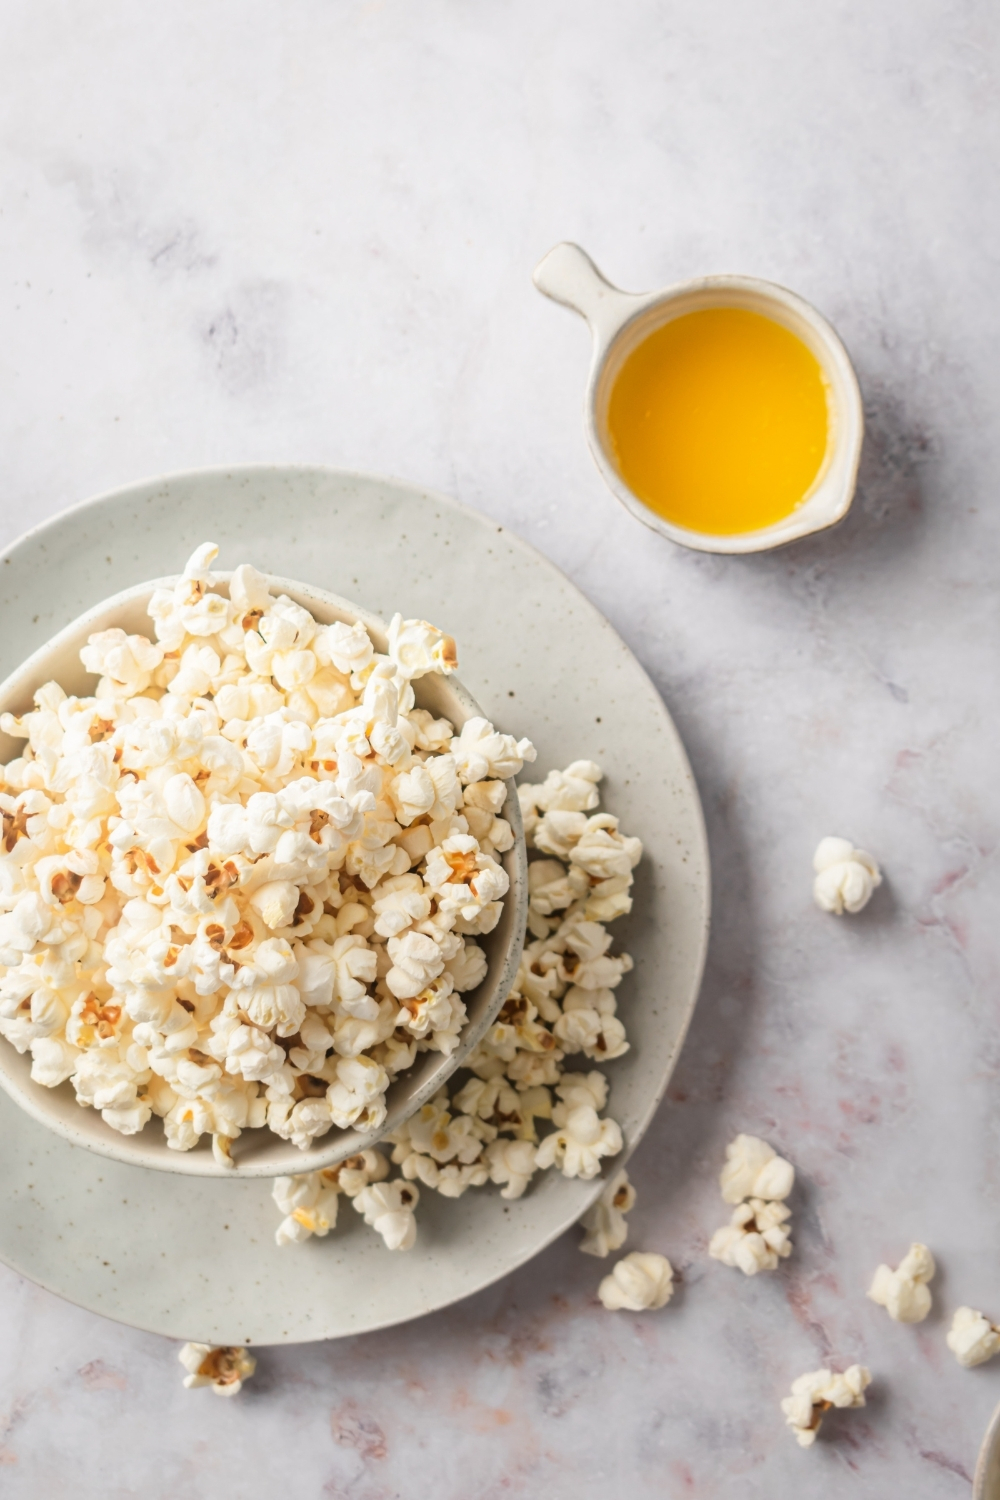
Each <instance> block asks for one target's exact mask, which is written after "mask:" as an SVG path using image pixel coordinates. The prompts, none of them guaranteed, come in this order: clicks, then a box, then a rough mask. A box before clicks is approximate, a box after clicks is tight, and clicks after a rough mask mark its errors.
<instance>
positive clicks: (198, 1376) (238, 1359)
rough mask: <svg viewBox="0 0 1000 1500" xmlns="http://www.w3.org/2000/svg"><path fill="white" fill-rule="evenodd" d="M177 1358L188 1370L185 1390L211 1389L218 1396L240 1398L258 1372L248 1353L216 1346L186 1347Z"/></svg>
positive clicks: (193, 1345) (255, 1362)
mask: <svg viewBox="0 0 1000 1500" xmlns="http://www.w3.org/2000/svg"><path fill="white" fill-rule="evenodd" d="M177 1358H178V1359H179V1360H180V1362H181V1364H182V1365H183V1366H184V1368H185V1370H187V1372H188V1373H187V1374H186V1375H185V1377H184V1385H185V1388H186V1389H187V1390H189V1391H191V1390H196V1389H197V1388H198V1387H199V1386H202V1385H210V1386H211V1387H212V1390H213V1391H214V1392H215V1394H216V1395H217V1396H236V1395H238V1394H239V1392H240V1391H241V1390H242V1389H243V1382H244V1380H249V1379H250V1376H251V1375H252V1374H253V1372H254V1370H256V1368H257V1361H256V1360H255V1359H254V1357H253V1355H252V1354H248V1353H247V1351H246V1350H245V1349H234V1348H225V1347H223V1348H219V1347H217V1346H215V1345H212V1344H185V1345H184V1347H183V1349H182V1350H181V1351H180V1353H179V1354H178V1356H177Z"/></svg>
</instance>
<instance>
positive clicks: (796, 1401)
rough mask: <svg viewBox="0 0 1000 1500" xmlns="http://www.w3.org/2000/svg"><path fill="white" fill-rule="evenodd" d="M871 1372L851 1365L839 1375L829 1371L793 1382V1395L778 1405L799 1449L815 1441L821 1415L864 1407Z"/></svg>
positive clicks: (801, 1377)
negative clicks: (834, 1409)
mask: <svg viewBox="0 0 1000 1500" xmlns="http://www.w3.org/2000/svg"><path fill="white" fill-rule="evenodd" d="M871 1379H872V1377H871V1371H870V1370H868V1369H866V1368H865V1366H864V1365H851V1366H850V1368H849V1369H847V1370H845V1371H844V1373H843V1374H842V1375H835V1374H833V1373H832V1371H830V1370H814V1371H813V1372H812V1373H811V1374H809V1375H800V1376H799V1378H798V1379H797V1380H793V1382H792V1394H791V1395H790V1396H786V1397H785V1398H784V1400H783V1401H782V1403H781V1410H782V1411H783V1412H784V1414H785V1421H786V1422H787V1423H788V1426H789V1427H790V1428H791V1429H792V1431H793V1432H794V1434H795V1441H796V1442H797V1443H798V1445H799V1447H800V1448H809V1447H811V1446H812V1444H813V1443H814V1442H815V1441H816V1434H817V1433H818V1432H819V1428H820V1423H821V1422H822V1420H823V1414H824V1413H825V1412H828V1411H829V1410H830V1408H831V1407H834V1406H837V1407H858V1406H864V1404H865V1397H864V1392H865V1391H866V1389H867V1388H868V1386H869V1385H871Z"/></svg>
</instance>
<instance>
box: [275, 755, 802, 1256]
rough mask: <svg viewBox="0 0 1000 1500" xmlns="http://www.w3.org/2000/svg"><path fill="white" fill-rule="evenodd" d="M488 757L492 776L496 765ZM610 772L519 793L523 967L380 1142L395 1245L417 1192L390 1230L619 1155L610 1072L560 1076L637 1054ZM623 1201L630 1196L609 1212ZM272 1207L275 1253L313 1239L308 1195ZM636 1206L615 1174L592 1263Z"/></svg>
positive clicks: (371, 1212)
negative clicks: (479, 1196)
mask: <svg viewBox="0 0 1000 1500" xmlns="http://www.w3.org/2000/svg"><path fill="white" fill-rule="evenodd" d="M466 727H468V726H466ZM463 733H464V731H463ZM477 745H478V746H479V748H478V749H477V748H476V746H477ZM483 753H484V752H483V750H482V741H481V739H476V737H475V736H470V744H469V747H468V749H467V750H465V751H463V752H462V754H461V755H459V756H458V763H459V768H460V770H462V768H463V767H467V766H471V767H472V769H479V765H478V762H477V761H476V760H475V757H476V756H477V755H481V754H483ZM491 753H492V754H493V756H494V759H493V762H492V763H493V764H494V765H495V764H496V754H495V753H494V752H491ZM463 757H465V759H463ZM463 774H464V772H463ZM602 774H603V773H602V772H601V769H600V767H599V766H597V765H595V763H594V762H593V761H589V760H581V761H574V762H573V763H572V765H570V766H568V767H567V769H566V770H565V771H551V772H550V773H549V775H548V776H547V777H546V779H545V781H544V782H543V783H542V784H541V785H540V786H522V787H519V788H518V796H519V800H520V803H521V809H522V814H523V816H524V819H525V827H526V838H527V842H528V846H529V849H531V850H532V851H533V857H532V861H531V863H530V864H529V866H528V872H529V892H530V898H529V916H528V924H529V931H528V934H527V936H526V939H525V947H524V952H523V954H522V957H521V964H520V967H519V969H518V973H517V977H516V979H515V982H514V988H513V989H512V990H511V993H510V995H509V996H508V998H507V1000H506V1002H505V1003H504V1005H503V1007H502V1009H501V1010H500V1013H499V1015H498V1016H497V1019H496V1021H495V1022H494V1024H493V1026H492V1027H491V1028H490V1030H489V1031H488V1032H487V1034H486V1036H485V1037H484V1038H483V1040H482V1042H481V1043H480V1044H479V1046H478V1047H477V1048H476V1049H475V1051H474V1052H473V1053H472V1054H471V1056H470V1057H469V1058H468V1061H467V1063H466V1065H465V1068H464V1069H463V1070H462V1071H461V1072H460V1073H459V1074H456V1076H455V1077H454V1078H452V1079H449V1081H448V1083H447V1085H446V1086H445V1087H444V1088H442V1089H441V1090H440V1091H439V1093H438V1094H436V1095H435V1097H434V1098H433V1099H431V1100H430V1101H429V1102H428V1103H427V1104H425V1105H424V1106H423V1107H422V1108H421V1109H420V1110H418V1111H417V1113H416V1114H415V1115H413V1116H412V1117H411V1118H410V1119H409V1120H407V1121H406V1122H405V1123H404V1124H403V1125H402V1126H401V1127H400V1128H399V1129H398V1130H397V1131H395V1132H394V1133H393V1134H392V1135H390V1136H388V1137H386V1140H385V1142H384V1143H383V1144H384V1145H385V1146H386V1147H390V1146H391V1148H392V1164H393V1166H394V1167H396V1168H398V1169H399V1174H400V1175H399V1176H398V1177H396V1178H394V1179H393V1180H392V1181H379V1182H378V1183H374V1184H373V1186H372V1187H371V1189H370V1192H369V1196H367V1197H364V1195H361V1196H357V1197H355V1200H354V1206H355V1208H357V1209H359V1210H360V1211H361V1212H363V1213H364V1215H365V1220H366V1222H367V1223H369V1224H371V1225H372V1226H373V1227H374V1228H375V1229H376V1230H378V1231H379V1232H380V1233H382V1234H383V1237H384V1238H385V1239H386V1243H387V1244H390V1247H391V1248H394V1249H408V1248H409V1247H410V1246H411V1245H412V1244H413V1242H414V1238H415V1235H416V1221H415V1219H414V1216H413V1209H414V1208H415V1207H416V1187H415V1186H414V1189H413V1193H414V1196H413V1201H412V1202H410V1203H408V1204H406V1205H405V1206H404V1208H403V1210H401V1211H403V1212H405V1214H406V1215H407V1218H406V1222H405V1224H404V1223H403V1222H402V1220H396V1219H395V1218H394V1219H393V1221H392V1226H391V1232H390V1233H386V1227H388V1221H389V1216H390V1214H395V1213H396V1212H398V1211H397V1210H396V1209H394V1208H393V1209H390V1208H389V1207H388V1206H387V1204H388V1199H389V1198H392V1199H393V1202H394V1201H395V1198H394V1195H395V1194H396V1193H397V1192H400V1191H401V1190H402V1189H403V1188H404V1187H405V1186H408V1185H410V1184H414V1185H415V1184H417V1183H419V1184H420V1187H421V1188H424V1189H429V1190H431V1191H432V1192H437V1193H440V1194H441V1195H442V1196H443V1197H446V1198H460V1197H461V1196H462V1195H463V1194H464V1193H465V1192H467V1191H468V1190H469V1189H470V1188H480V1187H483V1186H485V1184H486V1183H488V1182H492V1183H494V1184H495V1185H497V1186H498V1187H499V1188H500V1190H501V1194H500V1195H501V1197H503V1198H507V1199H516V1198H520V1197H521V1196H522V1194H523V1193H524V1192H525V1191H526V1190H527V1188H528V1186H529V1185H530V1183H531V1180H532V1178H533V1177H534V1175H535V1173H536V1172H537V1171H539V1170H545V1169H547V1168H550V1167H557V1168H558V1169H559V1171H560V1172H562V1173H563V1175H564V1176H566V1177H580V1178H582V1179H584V1180H589V1179H590V1178H593V1177H596V1176H597V1175H598V1174H599V1173H600V1171H601V1169H602V1166H603V1163H604V1161H605V1160H606V1159H608V1158H610V1157H614V1156H617V1155H618V1153H619V1152H620V1151H621V1150H622V1146H623V1141H622V1133H621V1130H620V1128H619V1127H618V1125H617V1124H616V1123H615V1121H614V1120H612V1119H609V1118H607V1116H605V1115H604V1113H603V1111H604V1109H605V1106H606V1104H607V1097H608V1084H607V1079H606V1078H605V1076H604V1074H603V1073H602V1072H600V1071H599V1070H598V1069H597V1068H594V1067H590V1068H589V1070H588V1071H586V1072H585V1071H583V1070H582V1069H578V1070H576V1071H571V1069H569V1068H567V1067H566V1059H567V1057H574V1058H578V1059H579V1060H580V1062H581V1063H583V1064H584V1065H586V1064H587V1063H594V1062H599V1063H606V1062H611V1061H613V1060H614V1059H616V1058H618V1057H621V1056H622V1055H623V1054H624V1053H625V1052H627V1051H628V1045H629V1044H628V1040H627V1038H626V1035H625V1028H624V1026H623V1024H622V1022H621V1020H620V1019H619V1017H618V1014H617V1000H616V998H615V991H616V990H617V988H618V986H619V984H620V983H621V980H622V979H623V977H624V976H625V975H626V974H628V973H629V972H630V971H631V968H632V960H631V958H630V957H629V955H628V954H627V953H623V954H617V955H615V954H612V953H611V952H610V948H611V935H610V934H609V933H608V932H607V930H606V928H605V926H604V924H605V923H606V922H610V921H611V920H612V919H613V918H614V917H616V916H621V915H623V914H624V913H625V912H627V911H628V910H629V909H630V908H631V905H632V897H631V895H630V889H631V885H632V880H633V873H632V872H633V870H634V868H635V866H636V865H637V864H638V862H639V859H640V858H641V855H642V845H641V843H640V841H639V840H638V839H636V838H629V837H626V836H625V835H623V834H622V833H620V831H619V828H618V820H617V818H614V817H612V816H611V815H610V814H607V813H599V812H596V811H595V809H596V808H597V806H598V801H599V795H598V785H599V783H600V781H601V779H602ZM491 785H493V783H490V782H488V781H478V782H475V783H473V784H471V785H466V788H465V802H464V812H465V815H466V817H467V819H468V820H469V823H470V828H471V829H472V830H473V832H476V830H477V829H478V830H479V833H480V834H482V833H484V832H486V831H487V829H486V822H485V821H484V822H483V823H478V822H477V821H476V818H475V810H476V809H477V808H478V807H479V802H481V803H482V807H481V809H480V810H481V813H482V817H483V819H484V820H485V819H487V817H488V818H490V819H492V818H494V817H495V816H496V810H497V808H496V807H495V806H494V794H493V792H492V791H491V790H490V787H491ZM477 798H478V799H479V802H477V801H476V799H477ZM489 826H490V827H492V824H490V825H489ZM477 836H478V835H477ZM539 870H542V875H541V876H539V875H538V874H537V873H536V872H538V871H539ZM477 954H479V950H478V949H475V948H474V947H473V945H472V944H471V943H467V944H466V947H465V949H464V950H463V952H462V953H460V954H456V956H455V957H454V958H453V959H451V960H450V966H451V971H452V973H453V974H456V975H458V976H459V978H460V979H461V980H463V981H466V980H468V982H470V983H471V982H472V980H473V976H474V975H475V974H478V973H479V968H478V965H479V963H480V960H481V954H480V955H479V957H478V958H477ZM479 977H481V974H480V975H479ZM474 982H477V983H478V979H475V981H474ZM772 1154H773V1153H772ZM786 1165H787V1164H786ZM308 1175H311V1176H312V1177H316V1178H321V1177H327V1176H328V1174H324V1173H313V1174H308ZM286 1180H287V1179H283V1181H286ZM291 1180H292V1181H298V1180H299V1179H291ZM623 1183H624V1188H623V1187H622V1184H623ZM329 1191H330V1189H329V1186H327V1187H326V1188H324V1187H323V1186H322V1185H321V1184H317V1185H315V1186H312V1187H310V1188H309V1189H308V1190H307V1192H308V1194H315V1203H316V1204H319V1203H321V1202H325V1201H327V1200H326V1199H324V1197H323V1194H324V1193H328V1192H329ZM622 1191H624V1194H625V1197H624V1199H622V1201H621V1202H615V1201H614V1200H615V1199H616V1197H617V1195H619V1194H620V1193H621V1192H622ZM275 1199H276V1201H277V1202H278V1206H279V1208H281V1210H282V1212H283V1214H284V1215H285V1218H284V1219H283V1221H282V1224H281V1226H280V1227H279V1230H278V1240H279V1243H281V1244H292V1243H296V1242H299V1241H301V1240H303V1239H307V1238H309V1237H310V1235H311V1234H315V1233H317V1230H315V1229H311V1228H310V1227H309V1225H310V1224H311V1222H312V1219H311V1215H312V1213H313V1199H312V1198H310V1201H309V1202H308V1203H307V1202H306V1201H305V1200H304V1199H303V1200H302V1201H301V1203H300V1202H299V1200H297V1199H296V1200H295V1204H294V1207H293V1208H291V1209H289V1208H286V1207H285V1204H286V1203H288V1204H291V1203H292V1202H293V1200H292V1197H291V1196H290V1191H289V1190H288V1189H287V1188H285V1187H281V1188H280V1190H279V1189H278V1188H276V1189H275ZM605 1199H607V1202H606V1203H605ZM633 1200H634V1194H633V1193H632V1189H631V1188H630V1187H629V1186H628V1179H627V1178H626V1177H625V1175H624V1173H619V1174H618V1175H617V1176H616V1177H614V1178H612V1180H611V1181H610V1182H609V1184H608V1187H607V1188H606V1190H605V1194H604V1195H602V1200H601V1203H602V1205H603V1207H600V1208H598V1209H596V1210H592V1211H591V1212H592V1213H596V1214H597V1217H596V1218H595V1219H594V1223H593V1226H591V1225H590V1224H587V1228H588V1231H589V1233H588V1240H589V1241H590V1243H592V1244H593V1245H594V1246H596V1245H598V1244H599V1243H603V1242H604V1241H603V1239H602V1236H604V1237H605V1238H606V1239H607V1249H605V1250H602V1251H597V1250H596V1249H591V1250H590V1252H589V1253H591V1254H594V1253H599V1254H603V1255H606V1254H607V1253H608V1251H609V1250H612V1249H617V1248H618V1247H619V1246H620V1245H621V1244H623V1243H624V1239H625V1233H624V1219H623V1218H622V1217H621V1216H622V1214H623V1213H624V1212H626V1211H627V1209H628V1208H630V1207H631V1205H632V1201H633ZM296 1208H301V1210H302V1215H303V1217H302V1218H299V1219H297V1220H295V1222H296V1223H297V1224H298V1225H300V1226H301V1227H300V1228H293V1227H292V1225H291V1224H290V1223H289V1218H290V1217H291V1218H293V1219H294V1218H295V1209H296ZM334 1213H335V1211H334ZM326 1217H327V1218H328V1219H329V1223H330V1227H331V1228H332V1227H333V1223H334V1221H335V1220H334V1218H331V1217H330V1215H329V1211H328V1210H327V1211H326ZM303 1220H305V1222H303ZM321 1232H323V1233H325V1232H326V1231H325V1230H323V1231H321ZM586 1244H587V1241H585V1245H586Z"/></svg>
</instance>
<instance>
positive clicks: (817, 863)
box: [813, 838, 882, 917]
mask: <svg viewBox="0 0 1000 1500" xmlns="http://www.w3.org/2000/svg"><path fill="white" fill-rule="evenodd" d="M813 869H814V870H815V871H816V879H815V880H814V881H813V899H814V900H815V902H816V905H817V906H818V907H819V908H820V909H821V910H822V911H832V912H833V913H834V915H835V916H838V917H840V916H843V914H844V912H845V911H847V912H857V911H860V910H861V908H862V907H863V906H867V905H868V903H869V901H870V900H871V897H872V892H873V891H874V889H875V887H876V886H878V885H881V884H882V872H881V870H880V869H879V867H878V865H877V864H876V863H875V861H874V860H873V859H872V857H871V855H870V854H866V853H865V851H864V850H863V849H855V847H854V845H853V844H852V843H851V841H850V839H835V838H828V839H821V840H820V842H819V847H818V848H817V850H816V853H815V854H814V855H813Z"/></svg>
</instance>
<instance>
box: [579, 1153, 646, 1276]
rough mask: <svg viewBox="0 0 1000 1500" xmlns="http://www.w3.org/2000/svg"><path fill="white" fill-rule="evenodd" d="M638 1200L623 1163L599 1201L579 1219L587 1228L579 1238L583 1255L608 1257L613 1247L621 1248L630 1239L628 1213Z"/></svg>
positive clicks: (614, 1248) (615, 1248)
mask: <svg viewBox="0 0 1000 1500" xmlns="http://www.w3.org/2000/svg"><path fill="white" fill-rule="evenodd" d="M634 1204H635V1188H634V1187H633V1186H632V1184H631V1183H630V1182H629V1180H628V1173H627V1172H626V1171H625V1168H624V1167H622V1168H621V1170H620V1171H618V1172H616V1173H615V1175H614V1176H613V1177H612V1178H610V1179H609V1181H608V1185H607V1187H606V1188H605V1189H604V1192H603V1193H602V1194H601V1196H600V1197H599V1198H598V1200H597V1202H596V1203H593V1204H591V1206H590V1208H588V1209H587V1212H586V1213H585V1214H583V1216H582V1217H581V1219H580V1223H581V1224H582V1226H583V1228H584V1229H585V1230H586V1231H587V1232H586V1234H585V1235H584V1237H583V1239H582V1240H581V1241H580V1249H581V1250H582V1251H583V1253H584V1255H596V1256H599V1257H600V1259H602V1260H603V1259H605V1258H606V1257H607V1256H608V1255H610V1254H611V1252H612V1250H620V1249H621V1247H622V1246H623V1245H624V1243H625V1241H626V1240H627V1239H628V1225H627V1223H626V1222H625V1215H626V1214H627V1213H628V1212H629V1210H630V1209H631V1208H632V1207H633V1206H634Z"/></svg>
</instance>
